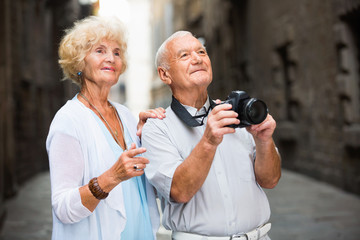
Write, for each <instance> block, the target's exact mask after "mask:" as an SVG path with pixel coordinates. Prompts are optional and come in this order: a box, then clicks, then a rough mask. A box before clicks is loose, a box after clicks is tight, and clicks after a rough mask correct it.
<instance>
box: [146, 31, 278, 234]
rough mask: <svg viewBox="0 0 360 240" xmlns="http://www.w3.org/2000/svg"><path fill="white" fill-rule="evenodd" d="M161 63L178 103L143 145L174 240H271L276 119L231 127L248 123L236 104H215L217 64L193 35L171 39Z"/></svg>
mask: <svg viewBox="0 0 360 240" xmlns="http://www.w3.org/2000/svg"><path fill="white" fill-rule="evenodd" d="M156 64H157V70H158V74H159V76H160V78H161V80H162V81H163V82H164V83H165V84H167V85H169V87H170V88H171V91H172V93H173V100H172V103H171V107H169V108H167V109H166V118H165V119H163V120H160V119H149V120H148V122H147V123H146V124H145V126H144V128H143V133H142V143H143V146H144V147H145V148H146V149H147V151H146V153H144V155H145V157H146V158H148V159H149V160H150V164H148V166H147V168H146V169H145V173H146V176H147V177H148V179H149V181H150V183H151V184H153V185H154V186H155V188H156V189H157V192H158V195H159V197H160V199H161V204H162V210H163V225H164V226H165V228H166V229H170V230H172V238H173V239H181V240H185V239H186V240H191V239H204V240H205V239H209V240H210V239H214V240H215V239H219V240H220V239H244V240H245V239H261V240H265V239H270V238H269V236H268V235H267V233H268V231H269V230H270V226H271V225H270V223H268V222H267V221H268V220H269V218H270V207H269V202H268V200H267V197H266V195H265V193H264V191H263V190H262V188H274V187H275V186H276V185H277V183H278V181H279V179H280V175H281V164H280V156H279V154H278V152H277V149H276V147H275V144H274V141H273V139H272V134H273V132H274V129H275V127H276V123H275V121H274V119H273V118H272V117H271V116H270V115H268V116H267V118H266V119H265V120H264V121H263V122H262V123H261V124H258V125H252V126H248V127H247V128H246V129H245V128H231V127H229V125H231V124H239V123H240V121H239V119H237V116H238V114H237V113H236V112H234V111H231V107H232V106H231V105H230V104H219V105H217V104H215V103H214V102H213V101H212V100H211V99H209V97H208V93H207V87H208V86H209V84H210V83H211V81H212V68H211V62H210V59H209V56H208V55H207V52H206V49H205V47H204V46H203V45H202V44H201V43H200V42H199V41H198V39H196V38H195V37H194V36H193V35H192V34H191V33H190V32H186V31H179V32H176V33H174V34H173V35H172V36H170V37H169V38H168V39H167V40H166V41H165V42H164V43H163V44H162V46H161V47H160V48H159V50H158V52H157V55H156ZM217 103H219V100H218V101H217Z"/></svg>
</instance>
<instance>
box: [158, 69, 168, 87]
mask: <svg viewBox="0 0 360 240" xmlns="http://www.w3.org/2000/svg"><path fill="white" fill-rule="evenodd" d="M157 70H158V74H159V77H160V79H161V81H163V82H164V83H165V84H167V85H170V84H171V77H170V75H169V72H168V70H167V69H166V68H164V67H158V69H157Z"/></svg>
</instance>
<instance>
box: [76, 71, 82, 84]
mask: <svg viewBox="0 0 360 240" xmlns="http://www.w3.org/2000/svg"><path fill="white" fill-rule="evenodd" d="M77 76H78V81H79V82H80V83H82V71H79V72H77Z"/></svg>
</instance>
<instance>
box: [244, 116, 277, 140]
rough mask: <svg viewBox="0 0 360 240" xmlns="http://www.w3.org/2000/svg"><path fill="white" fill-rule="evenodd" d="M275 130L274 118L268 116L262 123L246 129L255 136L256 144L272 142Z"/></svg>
mask: <svg viewBox="0 0 360 240" xmlns="http://www.w3.org/2000/svg"><path fill="white" fill-rule="evenodd" d="M275 128H276V122H275V120H274V119H273V117H272V116H271V115H270V114H268V115H267V117H266V119H265V120H264V121H263V122H262V123H260V124H257V125H251V126H248V127H246V130H248V132H249V133H251V134H252V135H253V137H254V140H255V142H256V143H266V142H268V141H269V140H272V135H273V133H274V130H275Z"/></svg>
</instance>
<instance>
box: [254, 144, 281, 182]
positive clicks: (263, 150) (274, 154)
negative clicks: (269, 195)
mask: <svg viewBox="0 0 360 240" xmlns="http://www.w3.org/2000/svg"><path fill="white" fill-rule="evenodd" d="M255 176H256V181H257V182H258V183H259V185H260V186H261V187H263V188H274V187H275V186H276V185H277V183H278V182H279V180H280V177H281V159H280V155H279V153H278V151H277V150H276V148H275V144H274V141H273V139H271V141H268V142H265V143H257V144H256V160H255Z"/></svg>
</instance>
